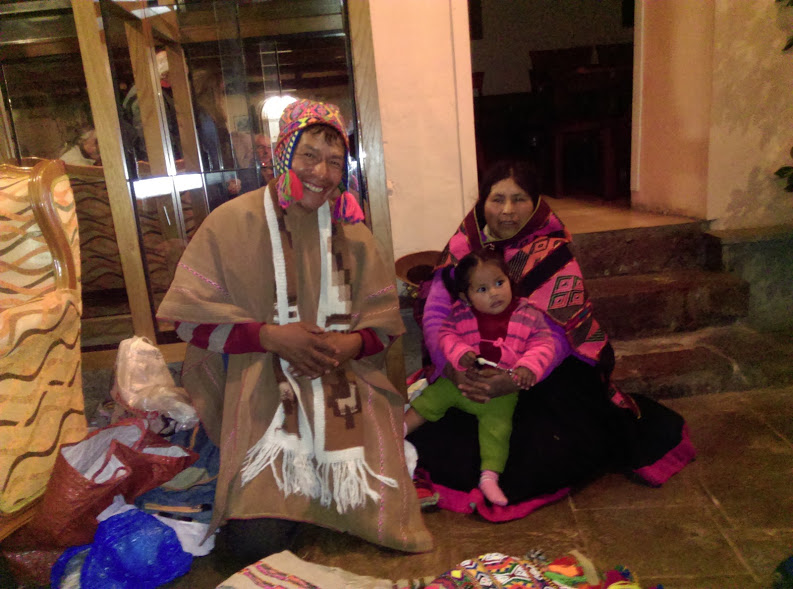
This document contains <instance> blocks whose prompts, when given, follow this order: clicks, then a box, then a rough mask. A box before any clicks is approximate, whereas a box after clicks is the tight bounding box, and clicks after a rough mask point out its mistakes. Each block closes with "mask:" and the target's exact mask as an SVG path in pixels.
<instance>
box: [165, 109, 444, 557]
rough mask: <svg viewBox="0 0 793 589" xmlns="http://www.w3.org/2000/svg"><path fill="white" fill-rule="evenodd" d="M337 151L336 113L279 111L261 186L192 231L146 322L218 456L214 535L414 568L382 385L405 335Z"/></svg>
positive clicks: (415, 523) (343, 147) (404, 484)
mask: <svg viewBox="0 0 793 589" xmlns="http://www.w3.org/2000/svg"><path fill="white" fill-rule="evenodd" d="M347 149H348V142H347V136H346V131H345V127H344V123H343V121H342V119H341V116H340V115H339V112H338V109H337V108H336V107H335V106H333V105H329V104H322V103H317V102H312V101H308V100H301V101H298V102H295V103H293V104H292V105H290V106H288V107H287V109H286V110H285V111H284V114H283V116H282V118H281V133H280V135H279V138H278V142H277V144H276V149H275V154H274V155H275V165H276V172H277V175H276V178H275V179H274V180H272V181H271V182H270V183H269V184H268V185H267V186H266V187H265V188H262V189H260V190H257V191H254V192H250V193H247V194H244V195H242V196H240V197H237V198H236V199H234V200H232V201H230V202H228V203H226V204H224V205H222V206H220V207H219V208H218V209H216V210H215V211H213V212H212V214H211V215H210V216H209V217H208V218H207V219H206V220H205V221H204V223H203V224H202V226H201V227H200V229H199V231H198V232H197V234H196V236H195V237H194V238H193V240H192V241H191V243H190V244H189V246H188V248H187V250H186V251H185V254H184V256H183V257H182V260H181V261H180V263H179V267H178V269H177V272H176V275H175V277H174V281H173V283H172V285H171V288H170V290H169V291H168V294H167V295H166V297H165V299H164V300H163V303H162V305H161V306H160V308H159V310H158V316H159V317H161V318H163V319H167V320H171V321H174V322H176V324H177V332H178V333H179V335H180V337H182V339H185V340H186V341H188V342H191V343H192V344H194V345H190V346H188V350H187V353H186V357H185V362H184V367H183V385H184V386H185V388H186V389H187V391H188V392H189V394H190V396H191V398H192V400H193V403H194V404H195V406H196V408H197V410H198V412H199V415H200V417H201V420H202V423H203V424H204V426H205V427H206V429H207V432H208V434H209V435H210V437H211V438H212V439H213V440H214V441H215V443H216V444H217V445H218V446H220V448H221V466H220V474H219V477H218V484H217V491H216V496H215V505H214V510H215V512H214V520H213V523H214V524H215V525H220V524H222V523H224V522H226V521H227V520H244V519H259V518H266V519H267V520H268V521H270V522H274V523H279V522H280V523H283V520H289V521H293V522H309V523H314V524H318V525H321V526H324V527H328V528H332V529H336V530H340V531H345V532H349V533H352V534H355V535H357V536H360V537H362V538H365V539H366V540H369V541H371V542H374V543H377V544H380V545H383V546H388V547H391V548H396V549H399V550H405V551H410V552H420V551H425V550H429V549H430V548H431V543H432V542H431V538H430V535H429V533H428V532H427V530H426V528H425V527H424V524H423V522H422V519H421V514H420V510H419V506H418V502H417V499H416V495H415V491H414V489H413V485H412V483H411V479H410V476H409V474H408V471H407V468H406V466H405V459H404V451H403V440H402V427H403V426H402V419H403V407H404V403H405V399H404V398H403V397H402V395H401V394H399V393H398V392H397V391H396V389H395V388H394V387H393V386H392V385H391V383H390V382H389V381H388V380H387V379H386V377H385V376H384V375H383V373H382V371H381V367H382V365H383V360H384V356H385V350H386V348H387V347H388V344H389V343H390V342H391V341H392V340H393V339H394V338H396V337H398V336H399V335H400V334H401V333H402V332H403V331H404V327H403V325H402V321H401V318H400V315H399V308H398V301H397V296H396V292H395V287H394V282H393V276H392V273H391V272H388V271H386V268H385V267H384V265H383V263H382V261H381V259H380V257H379V255H378V253H377V246H376V244H375V241H374V239H373V237H372V234H371V232H370V231H369V230H368V228H367V227H366V226H365V224H364V223H363V222H362V220H363V214H362V212H361V210H360V207H359V206H358V203H357V201H356V200H355V198H354V197H353V196H352V195H351V194H350V193H349V192H346V183H347V178H346V170H347V165H346V156H347ZM224 352H225V354H224ZM260 523H261V522H260ZM280 529H282V528H278V527H274V528H273V530H274V532H273V533H275V534H277V533H278V532H276V531H275V530H280ZM273 533H268V534H269V535H273ZM284 543H285V540H284ZM285 547H286V545H282V546H278V545H277V544H276V545H271V546H270V547H269V548H268V550H267V551H270V550H278V549H283V548H285ZM259 556H264V554H260V555H259Z"/></svg>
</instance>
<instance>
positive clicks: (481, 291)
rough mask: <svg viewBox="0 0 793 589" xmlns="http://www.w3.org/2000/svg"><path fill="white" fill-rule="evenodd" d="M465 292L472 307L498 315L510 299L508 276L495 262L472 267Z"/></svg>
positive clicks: (481, 311) (510, 291) (510, 289)
mask: <svg viewBox="0 0 793 589" xmlns="http://www.w3.org/2000/svg"><path fill="white" fill-rule="evenodd" d="M465 294H466V296H467V297H468V300H469V301H470V303H471V305H472V306H473V307H474V309H476V310H477V311H479V312H480V313H487V314H488V315H498V314H499V313H501V312H502V311H504V310H505V309H506V308H507V307H508V306H509V302H510V301H511V300H512V288H511V287H510V285H509V278H507V276H506V275H505V274H504V272H503V271H502V270H501V268H499V267H498V265H497V264H488V263H483V264H479V265H478V266H477V267H476V268H474V269H473V271H472V272H471V283H470V286H469V287H468V292H466V293H465Z"/></svg>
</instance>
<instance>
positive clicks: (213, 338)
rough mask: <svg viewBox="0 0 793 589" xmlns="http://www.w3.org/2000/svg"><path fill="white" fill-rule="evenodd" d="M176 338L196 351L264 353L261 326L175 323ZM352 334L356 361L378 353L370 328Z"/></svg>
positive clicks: (381, 345) (250, 324)
mask: <svg viewBox="0 0 793 589" xmlns="http://www.w3.org/2000/svg"><path fill="white" fill-rule="evenodd" d="M175 325H176V335H178V336H179V339H181V340H182V341H185V342H187V343H189V344H192V345H194V346H196V347H197V348H203V349H204V350H209V351H211V352H219V353H221V354H250V353H252V352H260V353H264V352H267V350H266V349H265V348H263V347H262V344H261V343H260V341H259V331H260V330H261V328H262V325H265V324H264V323H257V322H252V323H220V324H218V323H188V322H186V321H182V322H179V321H177V322H176V324H175ZM356 333H359V334H360V335H361V352H360V353H359V355H358V358H363V357H365V356H371V355H373V354H377V353H378V352H382V351H383V349H384V346H383V343H382V342H381V341H380V338H378V337H377V334H376V333H375V332H374V330H373V329H371V328H366V329H362V330H360V331H358V332H356Z"/></svg>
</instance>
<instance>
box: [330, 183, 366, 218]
mask: <svg viewBox="0 0 793 589" xmlns="http://www.w3.org/2000/svg"><path fill="white" fill-rule="evenodd" d="M333 220H334V221H339V222H341V223H348V224H350V225H352V224H353V223H360V222H361V221H363V220H364V216H363V211H362V210H361V205H359V204H358V199H356V198H355V197H354V196H353V195H352V194H351V193H350V192H347V191H346V190H345V191H344V192H343V193H342V195H341V196H340V197H339V198H337V199H336V202H335V203H334V205H333Z"/></svg>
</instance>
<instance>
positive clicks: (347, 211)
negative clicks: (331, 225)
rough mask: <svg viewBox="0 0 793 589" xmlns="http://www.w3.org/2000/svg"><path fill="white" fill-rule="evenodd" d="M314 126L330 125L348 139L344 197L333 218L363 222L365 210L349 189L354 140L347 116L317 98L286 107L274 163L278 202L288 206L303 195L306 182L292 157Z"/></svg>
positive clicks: (343, 174) (344, 168) (343, 177)
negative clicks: (349, 137) (351, 149)
mask: <svg viewBox="0 0 793 589" xmlns="http://www.w3.org/2000/svg"><path fill="white" fill-rule="evenodd" d="M312 125H327V126H328V127H331V128H333V129H335V130H336V131H338V133H339V135H340V136H341V139H342V141H343V142H344V161H345V164H344V166H343V172H342V178H341V183H340V184H339V190H340V191H341V197H339V198H338V199H336V202H335V203H334V205H333V219H334V220H336V221H341V222H344V223H359V222H361V221H363V219H364V216H363V211H362V210H361V207H360V206H359V205H358V201H357V200H356V198H355V197H354V196H353V195H352V194H350V192H348V190H347V180H348V172H347V163H346V162H347V154H348V153H349V151H350V142H349V139H348V138H347V130H346V127H345V125H344V119H343V118H342V116H341V113H340V112H339V109H338V107H337V106H335V105H333V104H326V103H323V102H314V101H313V100H307V99H303V100H298V101H296V102H293V103H291V104H290V105H289V106H287V107H286V108H285V109H284V112H283V114H282V115H281V120H280V121H279V126H280V128H281V131H280V133H279V134H278V141H277V142H276V144H275V151H274V152H273V164H274V167H275V173H276V175H277V180H276V190H277V191H278V201H279V202H280V204H281V206H282V207H283V208H287V207H288V206H289V205H291V204H292V203H293V202H295V201H299V200H301V199H302V198H303V184H302V182H300V179H299V178H298V177H297V174H295V173H294V172H293V171H292V158H293V157H294V155H295V148H296V147H297V144H298V143H299V142H300V137H301V136H302V135H303V131H305V130H306V128H308V127H310V126H312Z"/></svg>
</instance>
